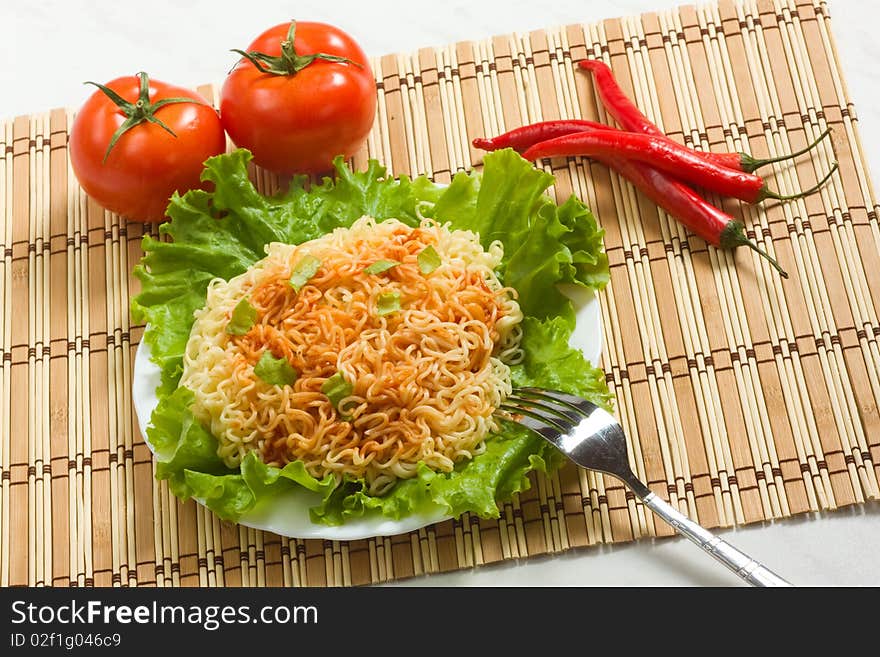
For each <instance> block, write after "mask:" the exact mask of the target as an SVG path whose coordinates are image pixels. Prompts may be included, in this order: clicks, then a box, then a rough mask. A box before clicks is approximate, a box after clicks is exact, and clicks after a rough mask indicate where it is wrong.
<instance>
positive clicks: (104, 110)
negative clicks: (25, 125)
mask: <svg viewBox="0 0 880 657" xmlns="http://www.w3.org/2000/svg"><path fill="white" fill-rule="evenodd" d="M141 76H143V77H141ZM106 87H107V88H109V89H110V90H111V93H112V92H115V93H116V94H118V96H119V97H120V98H119V99H117V100H123V101H125V102H126V103H127V105H126V106H120V105H119V104H117V102H116V101H115V100H114V99H112V98H111V97H110V95H108V94H107V93H106V92H105V91H103V90H100V89H99V90H98V91H96V92H95V93H94V94H92V95H91V96H90V97H89V98H88V100H86V102H85V104H84V105H83V106H82V108H80V110H79V112H78V113H77V115H76V119H75V120H74V122H73V125H72V126H71V129H70V144H69V148H70V161H71V164H72V165H73V171H74V173H75V174H76V177H77V179H78V180H79V183H80V185H81V186H82V188H83V189H84V190H85V192H86V194H88V195H89V196H91V197H92V198H93V199H95V200H96V201H97V202H98V203H99V204H101V205H102V206H103V207H105V208H107V209H108V210H111V211H112V212H118V213H119V214H121V215H123V216H125V217H126V218H128V219H134V220H137V221H162V220H163V219H164V218H165V209H166V207H167V206H168V199H169V198H171V195H172V194H173V193H174V192H175V191H177V192H179V193H181V194H183V193H184V192H186V191H187V190H189V189H193V188H196V187H200V186H201V182H200V179H199V177H200V175H201V173H202V169H203V166H202V165H203V163H204V161H205V160H206V159H207V158H209V157H211V156H212V155H218V154H220V153H223V152H225V151H226V136H225V135H224V134H223V126H222V124H221V123H220V117H219V116H218V115H217V111H216V110H215V109H214V108H213V107H211V105H210V103H208V101H206V100H205V99H204V98H203V97H202V96H200V95H199V94H197V93H195V92H194V91H190V90H189V89H183V88H181V87H175V86H172V85H170V84H166V83H164V82H160V81H159V80H149V79H147V78H146V74H144V73H140V74H138V75H137V76H129V77H123V78H118V79H116V80H113V81H112V82H109V83H108V84H107V85H106ZM163 99H186V102H172V103H168V104H164V105H160V106H159V107H158V108H156V107H155V104H156V103H157V102H159V101H162V100H163ZM190 99H191V100H193V101H196V102H189V101H190ZM142 101H145V102H142ZM139 102H140V107H141V109H138V106H137V104H138V103H139ZM129 104H130V105H129ZM138 112H141V113H153V114H154V118H155V119H156V120H158V121H161V122H162V123H163V124H164V125H165V126H167V127H168V129H170V130H171V131H173V132H174V134H173V135H172V134H170V133H169V132H168V130H166V129H165V128H163V127H162V126H161V125H157V124H156V123H152V122H150V121H148V120H146V119H144V120H143V121H141V122H139V123H136V124H135V125H133V126H132V127H131V128H130V129H128V130H127V131H125V132H124V133H123V134H121V135H120V136H119V137H118V141H116V143H115V144H114V145H113V147H112V148H110V149H109V151H108V147H109V145H110V142H111V140H112V139H113V137H114V135H115V134H116V133H117V131H119V129H120V126H122V125H123V123H124V122H125V121H126V120H129V121H131V120H132V119H129V118H128V115H130V114H137V113H138ZM135 118H137V117H135ZM105 158H106V159H105Z"/></svg>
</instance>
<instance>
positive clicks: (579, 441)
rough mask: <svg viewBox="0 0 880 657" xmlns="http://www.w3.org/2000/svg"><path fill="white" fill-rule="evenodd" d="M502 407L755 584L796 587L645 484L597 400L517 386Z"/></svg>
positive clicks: (616, 427) (610, 417)
mask: <svg viewBox="0 0 880 657" xmlns="http://www.w3.org/2000/svg"><path fill="white" fill-rule="evenodd" d="M501 409H502V410H504V411H506V412H507V413H510V414H511V416H512V418H513V419H514V421H516V422H518V423H520V424H522V425H523V426H525V427H528V428H529V429H531V430H532V431H534V432H535V433H537V434H539V435H540V436H542V437H543V438H544V439H546V440H547V441H549V442H550V443H551V444H553V445H554V446H556V448H557V449H559V451H561V452H562V453H563V454H565V455H566V456H567V457H568V458H570V459H571V460H572V461H574V462H575V463H577V464H578V465H580V466H582V467H585V468H588V469H590V470H598V471H600V472H606V473H608V474H610V475H613V476H615V477H617V478H618V479H620V480H621V481H622V482H623V483H625V484H626V485H627V486H629V487H630V488H631V489H632V491H633V492H634V493H635V494H636V495H638V496H639V497H640V498H641V499H642V502H644V503H645V506H647V507H648V508H649V509H651V510H652V511H653V512H654V513H656V514H657V515H658V516H660V517H661V518H663V519H664V520H665V521H666V522H668V523H669V524H670V525H672V527H673V528H674V529H675V530H676V531H677V532H678V533H679V534H681V535H683V536H686V537H687V538H689V539H690V540H692V541H693V542H694V543H696V544H697V545H699V546H700V547H701V548H703V550H705V551H706V552H708V553H709V554H711V555H712V556H713V557H715V558H716V559H717V560H718V561H720V562H721V563H723V564H724V565H725V566H727V567H728V568H729V569H730V570H732V571H733V572H734V573H736V574H737V575H739V576H740V577H742V578H743V579H744V580H745V581H746V582H748V583H749V584H751V585H752V586H791V584H790V583H789V582H787V581H786V580H784V579H783V578H781V577H780V576H779V575H777V574H776V573H774V572H773V571H771V570H770V569H769V568H767V567H766V566H763V565H761V564H760V563H759V562H757V561H755V560H754V559H752V558H751V557H750V556H748V555H747V554H745V553H744V552H741V551H739V550H737V549H736V548H735V547H733V546H732V545H731V544H730V543H728V542H726V541H724V540H722V539H721V538H719V537H717V536H715V535H714V534H712V533H711V532H709V531H708V530H706V529H705V528H703V527H702V526H700V525H699V524H697V523H695V522H693V521H692V520H690V519H689V518H688V517H687V516H685V515H683V514H681V513H679V512H678V511H676V510H675V509H674V508H673V507H672V506H670V505H669V504H667V503H666V502H664V501H663V500H662V499H661V498H660V497H658V496H657V495H655V494H654V493H652V492H651V490H650V489H649V488H648V487H647V486H646V485H645V484H644V483H643V482H641V481H640V480H639V479H638V477H636V475H635V474H633V471H632V469H631V468H630V466H629V459H628V458H627V450H626V435H625V434H624V432H623V427H621V426H620V423H619V422H618V421H617V420H616V419H615V418H614V416H613V415H611V414H610V413H608V412H607V411H605V410H604V409H602V408H599V407H598V406H596V405H595V404H593V403H592V402H589V401H587V400H585V399H581V398H580V397H577V396H575V395H569V394H566V393H563V392H558V391H554V390H543V389H540V388H516V389H514V390H513V394H512V395H511V396H509V397H508V398H507V401H506V402H505V403H504V404H502V405H501Z"/></svg>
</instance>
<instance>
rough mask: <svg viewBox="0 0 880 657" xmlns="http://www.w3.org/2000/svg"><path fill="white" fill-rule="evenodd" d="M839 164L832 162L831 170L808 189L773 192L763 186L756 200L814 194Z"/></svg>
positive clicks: (785, 198) (792, 197) (790, 199)
mask: <svg viewBox="0 0 880 657" xmlns="http://www.w3.org/2000/svg"><path fill="white" fill-rule="evenodd" d="M839 166H840V165H838V164H837V162H835V163H834V164H832V165H831V171H829V172H828V173H827V174H825V177H824V178H822V180H820V181H819V182H817V183H816V184H815V185H813V186H812V187H810V188H809V189H807V190H805V191H803V192H798V193H797V194H779V193H778V192H774V191H773V190H771V189H767V188H766V187H764V188H762V189H761V193H760V194H759V196H758V201H763V200H764V199H768V198H772V199H776V200H777V201H794V200H796V199H799V198H804V197H805V196H809V195H810V194H815V193H816V192H818V191H819V190H820V189H822V186H823V185H825V183H827V182H828V179H829V178H831V176H833V175H834V172H835V171H837V169H838V168H839Z"/></svg>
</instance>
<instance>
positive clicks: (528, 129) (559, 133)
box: [471, 119, 617, 153]
mask: <svg viewBox="0 0 880 657" xmlns="http://www.w3.org/2000/svg"><path fill="white" fill-rule="evenodd" d="M589 130H601V131H603V132H604V131H606V130H617V128H614V127H613V126H610V125H605V124H604V123H596V122H595V121H587V120H584V119H557V120H554V121H540V122H538V123H530V124H528V125H524V126H520V127H519V128H514V129H513V130H510V131H508V132H505V133H504V134H500V135H498V136H497V137H489V138H486V137H477V138H476V139H474V140H473V141H472V142H471V143H472V144H473V145H474V148H480V149H482V150H484V151H497V150H499V149H502V148H512V149H513V150H515V151H517V152H518V153H522V152H523V151H525V150H526V149H528V148H531V147H532V146H534V145H535V144H538V143H540V142H542V141H547V140H548V139H555V138H556V137H564V136H565V135H570V134H574V133H578V132H585V131H589Z"/></svg>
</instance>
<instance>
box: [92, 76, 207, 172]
mask: <svg viewBox="0 0 880 657" xmlns="http://www.w3.org/2000/svg"><path fill="white" fill-rule="evenodd" d="M137 76H138V78H139V79H140V92H139V93H138V99H137V100H136V101H135V102H133V103H132V102H130V101H127V100H125V98H123V97H122V96H120V95H119V94H118V93H116V92H115V91H113V89H111V88H110V87H108V86H106V85H103V84H99V83H97V82H91V81H88V82H85V83H84V84H91V85H93V86H95V87H98V89H100V90H101V91H102V92H104V94H106V96H107V97H108V98H109V99H110V100H112V101H113V103H114V104H115V105H116V106H117V107H118V108H119V111H120V112H122V113H123V114H124V115H125V121H123V122H122V125H120V126H119V128H117V130H116V132H114V133H113V136H112V137H111V138H110V143H109V144H108V145H107V151H106V152H105V153H104V159H103V160H102V161H101V163H102V164H104V163H105V162H107V157H108V156H109V155H110V151H111V150H113V147H114V146H115V145H116V142H118V141H119V138H120V137H122V135H124V134H125V133H126V132H128V131H129V130H131V129H132V128H133V127H135V126H136V125H139V124H141V123H143V122H144V121H148V122H150V123H155V124H156V125H158V126H159V127H161V128H163V129H165V130H167V131H168V133H169V134H171V136H172V137H177V135H176V134H174V131H173V130H172V129H171V128H169V127H168V126H167V125H165V123H163V122H162V121H161V120H159V119H158V118H156V116H155V114H156V110H158V109H160V108H162V107H165V105H170V104H171V103H195V104H196V105H204V104H205V103H203V102H201V101H200V100H196V99H195V98H163V99H162V100H157V101H156V102H155V103H151V102H150V78H149V76H148V75H147V74H146V73H144V72H143V71H141V72H140V73H138V74H137Z"/></svg>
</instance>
